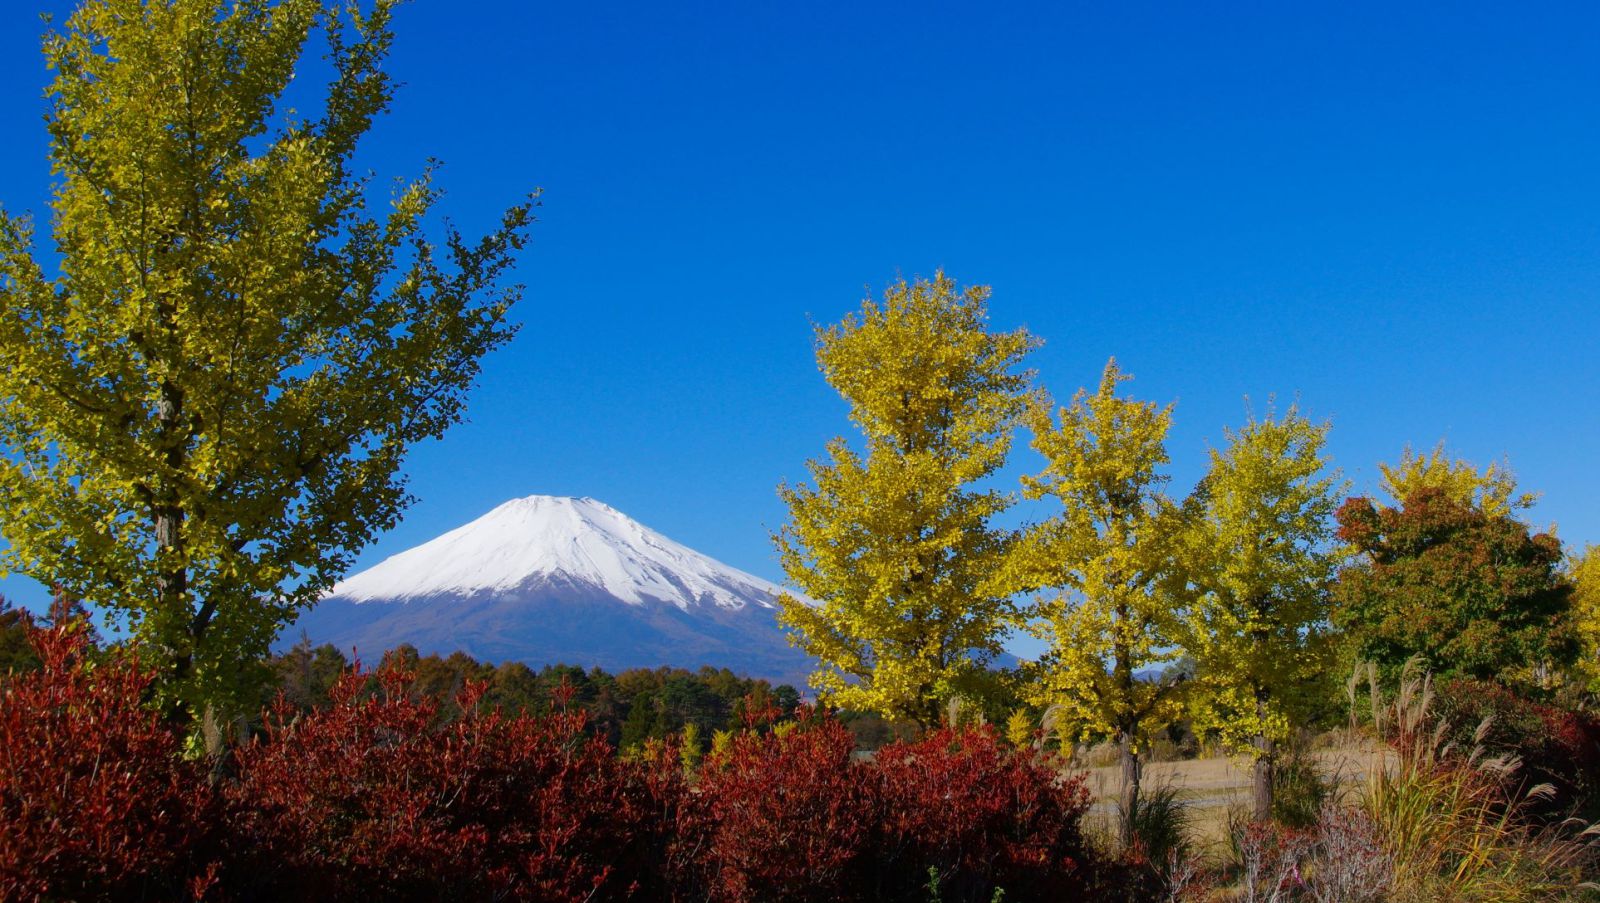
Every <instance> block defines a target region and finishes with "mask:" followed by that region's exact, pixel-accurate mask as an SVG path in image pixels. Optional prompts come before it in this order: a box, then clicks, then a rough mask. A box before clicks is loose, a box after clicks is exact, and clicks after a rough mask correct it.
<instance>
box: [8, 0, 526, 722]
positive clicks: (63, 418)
mask: <svg viewBox="0 0 1600 903" xmlns="http://www.w3.org/2000/svg"><path fill="white" fill-rule="evenodd" d="M394 2H395V0H374V2H373V3H372V5H371V7H370V9H369V10H367V11H366V12H363V11H362V9H361V5H360V4H358V3H350V4H339V3H328V4H327V5H324V4H323V3H322V2H321V0H280V2H268V0H239V2H223V0H171V2H162V3H145V2H139V0H90V2H86V3H84V4H83V5H82V6H81V7H80V8H79V10H78V11H77V12H76V13H75V14H74V15H73V16H72V17H71V18H70V19H69V20H68V21H67V22H66V26H65V28H64V29H63V30H61V31H60V32H57V33H54V34H52V35H51V36H50V37H48V38H47V40H46V42H45V48H44V51H45V56H46V59H47V61H48V62H49V65H50V67H51V68H52V69H53V70H54V71H55V80H54V82H53V83H52V84H51V86H50V89H49V95H50V97H51V100H52V104H51V107H50V111H49V115H48V117H47V124H48V128H49V132H50V136H51V139H52V140H51V159H52V162H53V165H54V171H55V175H56V192H55V198H54V201H53V207H54V218H53V221H52V229H53V236H54V241H55V251H56V253H57V255H58V256H59V259H60V265H59V272H58V273H56V274H54V275H52V274H51V273H50V272H48V271H47V269H46V264H45V260H46V259H47V258H45V257H44V256H41V255H40V254H39V253H38V252H37V250H36V249H35V248H34V247H33V244H34V241H33V240H34V235H33V230H32V227H31V224H30V223H29V221H28V220H26V219H25V218H19V217H16V216H11V215H0V448H3V449H4V450H5V452H6V454H5V456H4V457H3V458H0V510H4V511H5V522H4V532H5V536H6V539H7V540H8V542H9V547H8V548H7V549H6V551H5V553H4V562H5V564H6V565H7V566H8V567H10V568H11V569H14V570H17V571H21V572H24V573H27V574H29V575H32V576H34V577H36V578H38V579H40V580H42V581H44V582H47V583H51V584H58V585H60V586H62V587H64V588H65V589H67V590H68V591H70V592H71V593H73V594H74V595H76V596H80V597H83V598H86V599H89V600H92V601H94V602H96V603H101V604H104V605H106V606H109V607H110V608H111V609H112V611H113V612H114V613H117V614H120V615H122V616H125V618H126V620H127V622H128V626H129V627H130V628H131V632H132V635H133V636H134V637H135V638H137V639H139V640H142V641H144V642H143V645H144V647H145V648H146V649H147V650H152V651H154V652H156V653H157V654H159V655H160V656H161V658H163V659H164V660H165V662H166V665H167V670H168V677H167V678H166V679H164V681H163V687H164V691H165V692H166V693H167V694H168V695H169V697H171V698H172V699H173V700H174V701H178V702H181V703H183V704H184V705H186V706H187V708H188V709H189V710H190V711H196V710H197V709H198V708H199V707H200V706H201V705H204V704H209V703H218V704H223V705H224V706H237V705H239V704H240V703H241V702H242V701H243V700H245V699H248V697H249V690H250V684H251V683H252V681H254V680H256V679H258V678H259V676H260V675H259V674H256V673H254V672H252V671H251V669H249V668H248V667H247V666H245V665H244V664H242V663H243V662H246V661H254V660H257V659H259V658H260V657H261V655H262V653H264V652H265V651H266V647H267V645H268V644H269V643H270V642H271V640H272V638H273V637H274V635H275V634H276V633H277V631H278V629H279V628H280V626H281V625H282V624H284V623H285V622H286V621H288V620H290V619H292V618H293V616H294V614H295V612H296V610H297V609H299V608H301V607H303V606H306V605H309V604H311V603H312V602H313V601H314V600H315V599H316V598H317V597H318V595H319V594H321V593H322V592H323V591H324V590H325V589H326V588H327V587H328V586H330V585H331V584H332V582H333V581H334V580H335V579H337V577H338V576H339V575H340V574H341V573H342V572H343V571H344V569H345V568H346V567H347V566H348V565H349V563H350V560H351V555H352V553H353V552H354V551H355V550H356V549H358V548H359V547H360V546H362V545H363V544H364V543H365V542H366V541H367V540H368V538H369V537H371V536H372V535H373V534H374V533H376V532H378V531H381V530H383V529H386V528H388V527H389V526H391V525H392V524H393V523H394V522H395V520H396V518H397V515H398V512H399V511H400V510H401V508H403V507H404V506H405V504H406V503H407V501H408V498H407V496H406V494H405V491H404V481H403V478H402V477H401V476H400V475H399V472H398V467H399V465H400V462H401V459H402V456H403V454H404V453H405V451H406V449H407V448H408V447H409V446H410V445H412V444H414V443H416V442H417V441H419V440H421V439H424V438H427V437H436V436H439V435H440V434H441V433H442V432H443V431H444V430H445V429H446V428H447V427H449V426H450V425H451V424H453V423H455V422H457V421H458V420H459V419H460V418H461V416H462V405H463V400H464V396H465V393H466V391H467V389H468V388H469V387H470V385H471V383H472V381H473V380H474V378H475V376H476V374H477V372H478V367H479V360H480V358H481V357H482V356H483V355H484V354H485V353H486V352H487V351H489V350H490V349H492V348H494V347H495V346H497V345H500V344H501V343H503V342H505V341H507V340H508V339H509V338H510V336H511V334H512V332H513V329H512V328H511V326H510V325H509V324H508V322H507V319H506V316H507V311H508V309H509V308H510V306H511V304H512V303H513V302H514V301H515V300H516V298H517V296H518V294H519V292H518V290H517V289H515V288H505V287H501V285H500V279H501V276H502V275H503V274H504V272H505V271H506V269H507V267H508V266H509V265H510V263H511V259H512V256H513V254H514V252H515V251H516V250H517V249H518V248H520V247H521V246H522V243H523V241H524V236H525V232H526V227H527V226H528V224H529V223H530V222H531V207H532V206H533V204H534V201H533V200H532V199H530V200H529V201H528V202H526V203H522V204H518V205H516V206H514V207H512V208H511V209H510V210H508V211H507V212H506V214H505V215H504V218H503V220H502V222H501V223H500V225H499V226H498V227H497V228H496V229H495V230H494V231H493V232H491V233H490V234H489V235H487V236H486V237H484V238H483V239H481V240H478V241H468V240H467V239H465V238H464V237H463V236H462V235H460V234H459V233H458V232H456V231H455V230H454V229H449V230H447V232H446V235H445V238H444V241H443V244H442V246H436V245H435V244H434V243H432V242H431V241H429V240H428V239H427V238H425V237H424V236H423V223H424V220H425V218H426V217H427V216H428V215H429V213H430V211H431V210H432V208H433V206H434V203H435V201H436V200H437V199H438V197H439V191H438V189H436V188H435V187H434V185H433V183H432V177H431V172H432V170H431V167H430V168H429V169H428V170H426V171H425V172H424V174H423V175H422V176H421V177H420V178H418V179H415V180H413V181H411V182H408V183H405V184H401V185H398V186H397V187H396V189H395V192H394V194H393V196H392V198H391V199H390V202H389V204H388V208H387V210H386V211H383V212H373V211H369V209H368V196H369V194H371V192H370V191H369V188H370V186H369V177H367V176H362V175H359V174H357V172H356V170H355V169H354V167H353V165H352V157H353V154H354V153H355V150H356V145H357V141H358V139H359V138H360V137H361V136H362V134H363V133H365V132H366V131H367V130H368V128H369V127H370V126H371V124H372V122H373V119H374V117H376V116H378V115H379V114H380V113H382V112H384V110H385V109H386V108H387V107H388V105H389V102H390V98H391V95H392V91H393V86H392V84H391V82H390V80H389V78H388V76H387V75H386V74H385V73H384V71H383V69H382V63H383V60H384V58H385V56H386V55H387V53H388V50H389V46H390V42H391V38H392V33H391V30H390V14H391V10H392V7H393V6H394ZM319 31H320V32H322V33H325V35H326V38H327V44H328V48H329V49H328V56H327V62H328V64H329V65H330V66H331V69H332V72H333V76H332V80H331V82H330V83H329V84H328V86H327V89H326V93H325V95H324V96H323V98H322V105H321V106H322V109H321V112H320V114H319V115H315V116H311V117H307V116H302V115H299V114H297V113H295V112H294V111H292V110H288V109H285V108H284V105H283V97H284V92H285V90H286V89H287V87H288V86H289V83H290V81H291V79H293V78H294V76H295V72H296V69H297V68H298V67H299V66H300V63H301V59H302V56H303V52H304V50H305V48H306V45H307V42H308V40H309V39H310V38H311V36H312V35H313V34H314V33H317V32H319Z"/></svg>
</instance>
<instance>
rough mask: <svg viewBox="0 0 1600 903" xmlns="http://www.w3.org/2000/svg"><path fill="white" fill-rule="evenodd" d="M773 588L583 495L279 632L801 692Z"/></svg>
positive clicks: (328, 599)
mask: <svg viewBox="0 0 1600 903" xmlns="http://www.w3.org/2000/svg"><path fill="white" fill-rule="evenodd" d="M782 591H783V590H782V588H781V587H779V586H777V585H776V584H773V583H769V582H767V581H765V580H762V579H761V578H759V577H756V576H753V575H751V574H747V573H745V572H743V571H740V570H738V569H736V568H732V567H729V566H728V565H725V564H722V563H721V562H719V561H716V560H714V559H712V558H710V557H707V556H706V555H702V554H700V553H699V552H696V551H694V550H693V549H690V548H688V547H687V546H684V545H681V544H679V543H676V542H674V541H672V540H670V539H668V538H667V537H665V536H662V535H661V534H660V533H657V532H656V531H654V530H651V529H650V528H648V527H646V526H644V525H642V524H640V523H638V522H637V521H634V520H632V519H631V518H629V517H627V516H626V515H624V514H623V513H622V512H620V511H618V510H617V509H615V508H612V507H611V506H610V505H606V504H604V503H602V502H598V501H595V500H594V499H591V498H562V497H556V496H545V495H534V496H529V497H527V498H521V499H513V500H511V501H509V502H506V503H505V504H503V505H500V506H499V507H498V508H495V509H494V510H492V511H490V512H489V513H488V514H485V515H483V516H482V517H480V518H478V519H477V520H475V521H472V522H471V523H469V524H467V525H465V526H462V527H458V528H456V529H454V530H451V531H450V532H448V533H445V534H444V535H442V536H439V537H438V538H436V539H433V540H430V541H429V542H425V543H423V544H422V545H420V546H416V547H415V548H412V549H408V550H407V551H404V552H401V553H400V554H398V555H395V556H393V557H391V558H389V559H387V560H385V561H383V562H381V563H379V564H377V565H375V566H373V567H372V568H370V569H368V570H366V571H362V572H361V573H359V574H356V575H354V576H352V577H350V578H348V579H346V580H344V581H343V582H341V583H338V584H336V585H335V586H334V587H333V589H331V590H330V591H329V592H328V595H327V596H325V597H324V598H323V599H322V600H321V601H320V602H319V603H318V604H317V605H316V606H315V607H314V608H312V609H311V610H310V611H308V612H306V613H305V614H303V615H302V616H301V617H300V619H299V620H298V621H297V622H296V623H295V624H294V625H293V626H291V627H290V628H289V629H288V630H286V631H284V634H283V637H282V638H281V639H280V643H282V642H293V641H294V639H296V638H298V637H299V636H301V635H302V633H304V635H306V636H308V637H309V638H310V639H311V641H312V642H313V643H333V644H334V645H336V646H339V647H341V648H343V649H346V650H349V649H351V648H352V647H353V648H355V649H357V650H359V651H361V652H362V653H363V654H364V655H366V656H368V657H371V656H374V655H375V654H378V653H381V652H383V651H384V650H387V649H392V648H394V647H395V646H398V645H400V644H401V643H410V644H412V645H413V646H416V647H417V649H418V650H419V651H421V652H422V653H423V654H424V655H427V654H429V653H438V654H441V655H448V654H450V653H451V652H455V651H457V650H460V651H462V652H465V653H467V654H468V655H471V656H473V657H474V658H478V659H481V660H486V661H491V662H504V661H520V662H525V663H527V664H529V665H531V666H534V667H538V666H540V665H544V664H556V663H562V664H568V665H580V666H583V667H590V666H595V665H598V666H600V667H601V668H604V669H606V670H608V671H618V670H621V669H624V668H641V667H642V668H654V667H658V666H661V665H671V666H676V667H685V668H690V669H694V668H698V667H700V666H702V665H712V666H714V667H726V668H729V669H731V670H733V671H735V672H738V673H741V674H744V675H747V676H750V677H763V678H767V679H770V680H773V681H776V682H783V683H792V684H794V685H795V686H799V687H803V686H804V683H805V676H806V675H807V673H809V671H810V670H811V666H812V661H811V659H809V658H808V657H807V656H806V655H805V654H804V653H802V652H800V651H798V650H796V649H794V648H793V647H791V646H790V645H789V643H788V640H787V637H786V636H785V634H784V631H783V629H782V628H781V627H780V626H779V625H778V622H777V602H776V600H777V596H778V594H779V593H780V592H782Z"/></svg>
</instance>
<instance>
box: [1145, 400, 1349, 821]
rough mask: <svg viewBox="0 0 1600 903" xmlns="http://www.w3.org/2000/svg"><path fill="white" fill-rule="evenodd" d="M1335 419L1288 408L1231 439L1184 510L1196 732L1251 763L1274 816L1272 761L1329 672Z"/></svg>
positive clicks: (1257, 807)
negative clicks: (1240, 751)
mask: <svg viewBox="0 0 1600 903" xmlns="http://www.w3.org/2000/svg"><path fill="white" fill-rule="evenodd" d="M1327 434H1328V424H1326V423H1315V422H1312V421H1311V420H1309V419H1307V418H1306V417H1305V416H1303V415H1302V414H1301V413H1300V412H1299V410H1298V409H1297V408H1294V407H1291V408H1290V409H1289V410H1288V411H1287V412H1285V413H1284V414H1283V415H1282V416H1281V417H1278V418H1272V417H1268V418H1266V419H1260V420H1256V419H1252V420H1251V421H1250V422H1249V423H1247V424H1246V425H1245V426H1244V427H1243V428H1241V429H1239V430H1237V431H1233V430H1230V431H1228V432H1227V440H1228V441H1227V445H1226V447H1224V448H1222V449H1214V450H1213V451H1212V452H1211V466H1210V468H1209V470H1208V471H1207V473H1206V475H1205V477H1204V478H1203V479H1202V480H1201V482H1200V485H1199V487H1198V488H1197V489H1196V490H1195V492H1194V494H1193V495H1192V496H1191V497H1190V498H1189V499H1188V501H1187V502H1186V503H1185V514H1186V518H1185V521H1186V524H1185V530H1184V534H1183V541H1182V543H1181V544H1180V552H1179V555H1178V559H1179V563H1180V567H1179V568H1178V569H1177V571H1176V574H1177V579H1179V580H1181V581H1183V583H1184V585H1185V587H1186V588H1187V594H1188V598H1187V599H1186V600H1185V603H1184V604H1183V606H1182V608H1183V610H1184V612H1185V616H1186V617H1185V622H1184V625H1185V629H1184V631H1183V632H1182V634H1181V635H1180V637H1179V639H1180V640H1181V642H1182V644H1183V646H1184V648H1185V651H1186V652H1187V653H1188V655H1189V656H1190V658H1191V659H1192V660H1193V662H1194V664H1195V673H1196V675H1197V677H1198V681H1197V686H1196V688H1195V689H1196V690H1197V692H1195V693H1194V694H1193V695H1192V698H1193V703H1194V704H1193V707H1192V711H1193V712H1194V713H1195V715H1196V718H1195V721H1196V728H1197V730H1201V731H1208V732H1213V733H1215V734H1217V735H1219V736H1220V737H1221V738H1222V739H1223V740H1224V741H1226V742H1229V743H1231V744H1232V745H1234V746H1235V747H1245V748H1249V749H1250V750H1251V751H1252V754H1253V756H1254V814H1255V818H1256V819H1257V820H1266V819H1267V818H1268V817H1269V816H1270V813H1271V809H1272V790H1273V765H1274V763H1275V761H1276V755H1277V750H1278V744H1280V743H1282V742H1283V741H1284V740H1286V739H1288V738H1289V736H1290V734H1291V731H1292V730H1293V726H1294V725H1295V724H1297V723H1300V718H1301V716H1302V715H1303V714H1304V713H1305V712H1306V710H1307V707H1308V706H1309V705H1313V704H1315V702H1316V701H1317V699H1318V695H1317V694H1318V693H1319V691H1323V690H1325V689H1326V687H1325V686H1323V683H1324V681H1323V677H1324V676H1325V675H1326V674H1327V673H1328V670H1329V656H1328V653H1329V651H1330V649H1331V644H1330V643H1329V642H1328V638H1327V633H1326V624H1327V619H1328V587H1329V583H1330V581H1331V580H1332V579H1333V575H1334V568H1335V566H1336V564H1337V557H1336V552H1335V550H1334V548H1333V545H1332V534H1333V512H1334V510H1335V508H1336V507H1337V505H1338V497H1339V495H1340V494H1341V493H1342V491H1343V489H1344V487H1343V485H1342V484H1341V483H1340V482H1339V480H1338V478H1337V477H1336V476H1333V475H1332V474H1330V473H1329V471H1328V462H1327V459H1326V457H1325V455H1324V453H1323V448H1324V445H1325V443H1326V440H1327Z"/></svg>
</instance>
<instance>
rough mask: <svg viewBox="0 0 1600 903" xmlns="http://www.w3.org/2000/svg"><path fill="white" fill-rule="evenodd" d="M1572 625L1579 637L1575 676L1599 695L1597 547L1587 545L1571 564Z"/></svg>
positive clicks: (1599, 557)
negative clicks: (1576, 672)
mask: <svg viewBox="0 0 1600 903" xmlns="http://www.w3.org/2000/svg"><path fill="white" fill-rule="evenodd" d="M1571 576H1572V584H1573V593H1572V621H1573V627H1574V628H1575V629H1576V632H1577V635H1578V664H1577V670H1578V676H1579V678H1580V679H1581V680H1582V681H1583V682H1584V684H1585V685H1586V686H1587V687H1588V689H1589V692H1591V693H1600V545H1593V544H1591V545H1588V546H1586V547H1585V548H1584V550H1583V553H1582V554H1580V555H1577V556H1574V558H1573V560H1572V571H1571Z"/></svg>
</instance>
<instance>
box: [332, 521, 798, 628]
mask: <svg viewBox="0 0 1600 903" xmlns="http://www.w3.org/2000/svg"><path fill="white" fill-rule="evenodd" d="M557 584H559V585H565V586H579V587H588V588H592V589H595V590H600V591H603V592H604V593H605V594H607V595H610V596H612V597H614V598H616V599H619V600H621V601H623V602H626V603H629V604H631V605H647V604H650V603H652V602H655V603H667V604H671V605H674V606H676V607H678V608H680V609H682V610H684V611H690V610H692V609H695V608H698V607H700V606H704V605H711V606H715V607H717V608H721V609H738V608H743V607H744V606H745V605H746V604H755V605H757V606H759V607H762V608H771V607H773V606H774V604H775V603H774V600H775V599H776V597H777V594H778V593H779V592H782V590H781V588H780V587H778V586H776V585H775V584H772V583H770V582H768V581H765V580H762V579H761V578H759V577H756V576H753V575H751V574H747V573H745V572H744V571H740V570H738V569H736V568H732V567H729V566H728V565H725V564H722V563H721V562H718V561H716V560H715V559H712V558H710V557H707V556H705V555H702V554H700V553H699V552H696V551H694V550H693V549H690V548H688V547H687V546H684V545H682V544H680V543H676V542H673V541H672V540H670V539H668V538H667V537H665V536H663V535H661V534H660V533H657V532H656V531H654V530H651V529H650V528H648V527H646V526H644V525H643V524H640V523H639V522H637V521H635V520H633V519H632V518H629V517H628V516H627V515H625V514H623V513H622V512H620V511H618V510H617V509H615V508H613V507H611V506H610V505H607V504H605V503H603V502H599V501H596V500H595V499H592V498H569V497H562V496H548V495H532V496H528V497H526V498H519V499H512V500H511V501H509V502H506V503H504V504H502V505H500V506H499V507H497V508H495V509H494V510H492V511H490V512H489V513H487V514H485V515H483V516H482V517H480V518H478V519H477V520H475V521H472V522H471V523H469V524H466V525H465V526H462V527H458V528H456V529H454V530H451V531H450V532H448V533H445V534H444V535H442V536H439V537H437V538H436V539H433V540H431V541H429V542H426V543H424V544H422V545H420V546H416V547H415V548H412V549H408V550H407V551H404V552H401V553H400V554H398V555H395V556H393V557H391V558H388V559H386V560H384V561H383V562H381V563H379V564H377V565H375V566H374V567H372V568H370V569H368V570H366V571H363V572H361V573H359V574H356V575H354V576H352V577H350V578H349V579H347V580H345V581H343V582H341V583H339V584H337V585H336V586H334V587H333V589H332V590H331V591H330V592H329V594H328V595H329V596H330V597H339V598H343V599H346V600H348V601H351V602H358V603H359V602H372V601H384V602H406V601H410V600H413V599H420V598H429V597H437V596H445V595H449V596H474V595H500V594H506V593H511V592H522V591H527V590H529V589H533V588H537V587H539V586H541V585H557Z"/></svg>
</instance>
